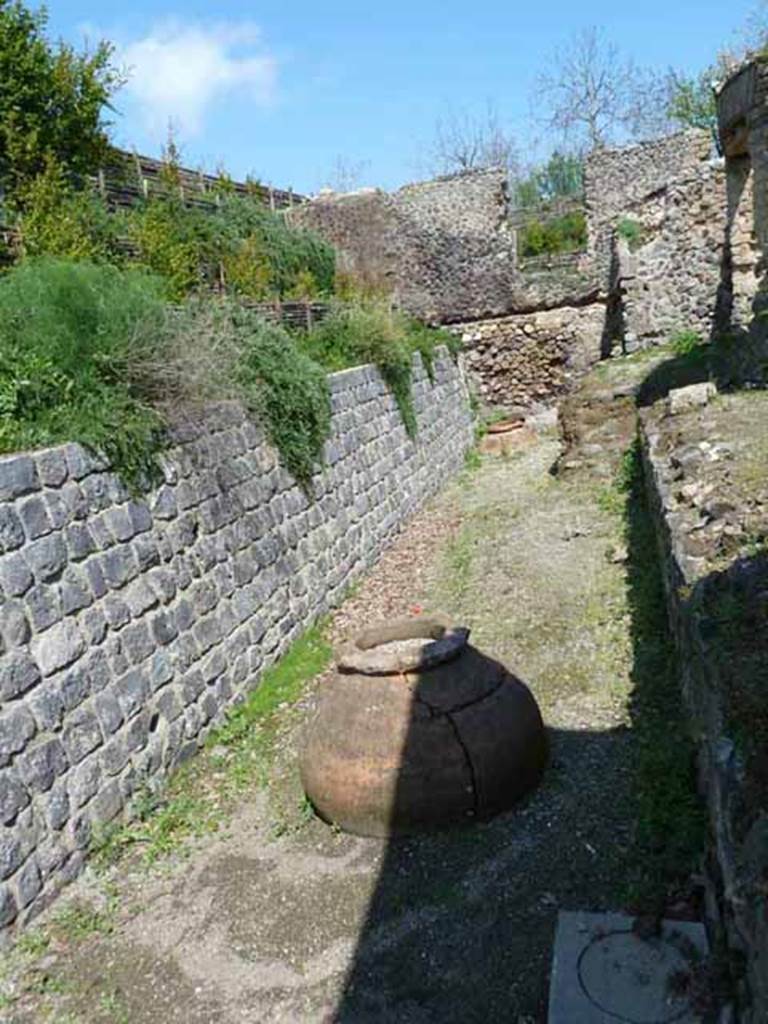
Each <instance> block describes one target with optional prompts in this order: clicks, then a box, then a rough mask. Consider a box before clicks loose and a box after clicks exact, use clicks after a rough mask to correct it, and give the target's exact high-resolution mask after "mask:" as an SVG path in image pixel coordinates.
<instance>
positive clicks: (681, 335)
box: [669, 330, 702, 356]
mask: <svg viewBox="0 0 768 1024" xmlns="http://www.w3.org/2000/svg"><path fill="white" fill-rule="evenodd" d="M669 344H670V348H671V349H672V351H673V352H674V354H675V355H676V356H687V355H689V354H690V353H691V352H693V350H694V349H696V348H698V347H699V345H701V344H702V337H701V335H700V334H699V333H698V331H690V330H688V331H678V332H677V333H676V334H673V335H672V337H671V338H670V339H669Z"/></svg>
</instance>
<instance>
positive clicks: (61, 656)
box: [31, 622, 85, 676]
mask: <svg viewBox="0 0 768 1024" xmlns="http://www.w3.org/2000/svg"><path fill="white" fill-rule="evenodd" d="M31 646H32V653H33V655H34V656H35V659H36V661H37V663H38V665H39V666H40V670H41V672H42V673H43V675H44V676H49V675H51V673H52V672H56V671H58V669H62V668H66V667H67V666H68V665H71V664H72V662H73V661H75V660H76V659H77V658H79V657H80V655H81V654H82V653H83V651H84V650H85V640H84V638H83V636H82V634H81V633H80V630H79V628H78V626H77V624H76V623H73V622H67V623H66V624H65V623H63V622H60V623H58V624H57V625H55V626H52V627H51V628H50V629H49V630H48V631H47V632H46V633H43V634H42V635H41V636H36V637H34V639H33V640H32V645H31Z"/></svg>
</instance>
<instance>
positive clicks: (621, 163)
mask: <svg viewBox="0 0 768 1024" xmlns="http://www.w3.org/2000/svg"><path fill="white" fill-rule="evenodd" d="M585 191H586V202H587V214H588V225H589V248H590V252H591V254H592V255H593V257H594V260H595V265H596V268H597V271H598V273H599V275H600V278H601V280H602V282H603V287H604V288H605V290H606V292H607V293H608V294H610V295H612V296H613V297H614V300H615V301H614V311H613V312H614V315H613V317H612V322H611V323H610V324H609V326H608V331H609V333H612V334H613V335H614V340H615V343H616V347H617V348H619V349H623V350H626V351H632V350H634V349H635V348H639V347H646V346H648V345H652V344H655V343H659V342H663V341H666V340H668V338H669V336H670V335H671V334H674V333H675V332H677V331H681V330H695V331H697V332H699V333H700V334H701V335H702V336H704V337H709V335H710V333H711V331H712V328H713V325H714V323H715V321H716V318H717V313H718V308H719V301H720V293H721V280H722V276H723V260H724V240H725V234H726V223H727V200H726V184H725V175H724V172H723V169H722V166H721V164H720V162H719V161H717V160H715V159H713V158H712V142H711V138H710V136H709V134H708V133H707V132H702V131H690V132H683V133H681V134H678V135H674V136H671V137H669V138H666V139H662V140H659V141H657V142H650V143H644V144H642V145H640V146H633V147H630V148H628V149H623V150H611V151H601V152H598V153H595V154H593V155H592V156H591V157H590V158H589V160H588V162H587V169H586V176H585ZM622 222H629V223H630V224H631V225H634V228H635V230H636V232H637V238H636V239H634V240H632V241H627V240H626V239H625V238H624V237H622V233H621V231H620V230H619V225H620V224H621V223H622Z"/></svg>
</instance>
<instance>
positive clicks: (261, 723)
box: [91, 623, 332, 867]
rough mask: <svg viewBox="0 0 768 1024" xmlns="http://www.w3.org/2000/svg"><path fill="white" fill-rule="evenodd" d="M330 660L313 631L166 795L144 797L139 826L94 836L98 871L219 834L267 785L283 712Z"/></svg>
mask: <svg viewBox="0 0 768 1024" xmlns="http://www.w3.org/2000/svg"><path fill="white" fill-rule="evenodd" d="M331 656H332V649H331V646H330V644H329V643H328V641H327V640H326V637H325V626H324V623H320V624H318V625H316V626H314V627H313V628H311V629H309V630H307V632H306V633H304V635H303V636H302V637H301V638H300V639H299V640H297V641H296V643H295V644H294V645H293V646H292V647H291V648H290V650H289V651H288V652H287V653H286V654H285V655H284V656H283V657H282V658H281V659H280V661H278V662H277V664H276V665H274V666H272V667H271V668H269V669H267V671H266V672H265V673H264V675H263V676H262V679H261V682H260V684H259V685H258V687H257V688H256V689H255V690H253V691H252V692H251V693H250V694H249V695H248V696H247V697H246V699H245V700H244V701H243V703H242V704H240V705H239V706H238V707H236V708H234V709H233V710H232V711H230V713H229V714H228V716H227V718H226V721H225V722H224V723H223V724H222V725H221V726H219V727H218V728H217V729H215V730H213V731H212V732H211V734H210V735H209V737H208V740H207V743H206V748H205V750H204V751H203V752H202V753H201V754H200V755H199V756H198V757H197V758H195V759H194V760H193V761H190V762H189V763H188V764H186V765H185V766H184V767H183V768H182V769H180V770H179V771H178V772H177V773H176V774H175V775H174V777H173V778H172V779H171V780H170V782H169V784H168V786H167V788H166V790H165V791H164V792H163V793H162V794H152V793H148V792H146V791H145V792H144V793H141V794H139V796H138V797H137V799H136V800H135V801H134V803H133V806H132V810H133V813H134V815H135V819H134V820H132V821H129V822H126V823H117V824H113V825H112V826H110V827H107V828H106V829H102V830H98V831H97V832H96V833H95V835H94V840H93V843H92V847H91V853H92V856H93V858H94V862H95V863H96V865H97V866H100V867H106V866H109V865H111V864H115V863H117V862H118V861H119V860H120V858H121V857H122V856H124V855H125V854H126V853H127V852H128V851H131V850H137V849H140V850H141V852H142V853H141V856H142V861H143V862H144V863H145V864H152V863H154V862H155V861H157V860H158V859H159V858H161V857H164V856H167V855H168V854H171V853H174V852H177V851H179V850H182V849H183V848H184V845H185V843H186V841H187V840H189V839H190V838H194V837H195V836H201V835H205V834H206V833H210V832H214V831H216V830H217V829H218V828H219V827H220V825H221V823H222V821H223V820H224V817H225V814H226V811H227V808H228V807H229V806H230V805H231V803H232V802H233V801H234V800H235V799H237V797H238V796H239V795H240V794H241V793H242V792H243V791H244V790H245V789H247V788H249V787H251V786H267V785H268V784H269V782H270V768H271V765H272V761H273V756H274V749H275V744H276V742H277V739H278V736H279V729H280V725H281V722H282V719H283V712H285V711H286V710H287V709H289V708H290V707H291V706H292V705H293V704H295V702H296V701H297V700H298V699H299V698H300V697H301V695H302V694H303V693H304V690H305V688H306V684H307V683H308V682H309V680H311V679H312V678H314V677H315V676H316V675H318V674H319V673H320V672H322V671H324V670H325V668H327V666H328V664H329V663H330V660H331ZM222 748H223V750H224V751H225V753H223V754H222ZM214 751H215V752H214Z"/></svg>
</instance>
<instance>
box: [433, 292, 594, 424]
mask: <svg viewBox="0 0 768 1024" xmlns="http://www.w3.org/2000/svg"><path fill="white" fill-rule="evenodd" d="M604 323H605V305H604V304H603V303H601V302H595V303H591V304H588V305H586V306H581V307H573V306H562V307H559V308H557V309H550V310H542V311H540V312H534V313H525V314H518V315H513V316H505V317H497V318H495V319H489V320H480V321H473V322H471V323H466V324H456V325H453V326H452V327H451V330H452V331H454V332H455V333H456V334H459V335H460V336H461V337H462V339H463V341H464V343H465V362H466V366H467V370H468V371H469V373H470V375H471V377H472V380H473V384H474V386H475V389H476V392H477V394H478V397H479V398H480V399H481V400H482V402H483V403H484V404H485V405H487V406H492V407H493V406H495V407H505V408H510V407H518V408H522V409H529V410H536V409H538V408H541V407H542V406H548V405H551V404H552V403H553V402H554V401H556V400H557V399H558V398H559V397H561V396H562V395H564V394H566V393H567V392H568V391H569V390H570V389H571V388H572V387H573V385H574V383H575V382H576V381H578V380H579V379H580V377H581V376H582V375H583V374H584V373H585V372H586V371H587V370H588V369H589V368H590V367H591V366H594V364H595V363H596V362H597V361H598V360H599V359H600V353H601V346H602V343H603V330H604Z"/></svg>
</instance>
